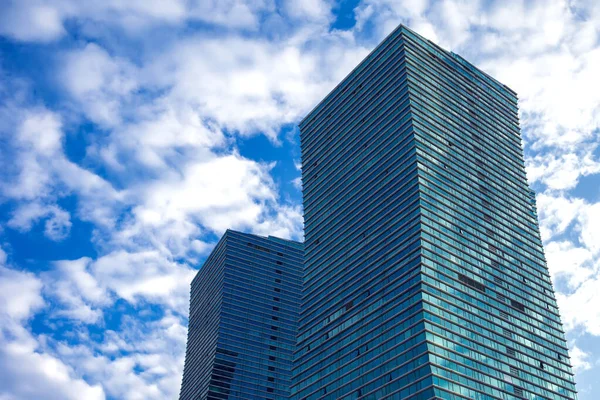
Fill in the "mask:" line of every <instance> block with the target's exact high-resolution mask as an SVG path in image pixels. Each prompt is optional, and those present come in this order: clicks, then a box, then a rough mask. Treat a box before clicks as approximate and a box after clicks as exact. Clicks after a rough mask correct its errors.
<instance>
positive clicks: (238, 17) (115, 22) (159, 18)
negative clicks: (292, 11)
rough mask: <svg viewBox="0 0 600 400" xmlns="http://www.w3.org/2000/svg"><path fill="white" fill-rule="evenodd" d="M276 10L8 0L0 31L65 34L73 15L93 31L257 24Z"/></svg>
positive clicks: (222, 4) (267, 2)
mask: <svg viewBox="0 0 600 400" xmlns="http://www.w3.org/2000/svg"><path fill="white" fill-rule="evenodd" d="M274 11H275V2H274V1H272V0H258V1H257V0H240V1H232V0H221V1H213V0H211V1H206V0H190V1H186V0H172V1H167V2H165V1H161V0H132V1H127V2H123V1H119V0H106V1H101V2H89V1H88V2H81V1H77V0H49V1H47V0H21V1H15V2H9V3H8V4H5V5H4V7H3V13H2V15H1V16H0V35H5V36H8V37H10V38H12V39H15V40H19V41H34V42H50V41H54V40H58V39H60V38H62V37H63V36H65V35H66V33H67V30H66V28H65V23H66V22H67V21H68V20H69V21H77V22H78V24H79V25H80V26H79V27H80V29H81V30H82V32H84V33H85V34H87V35H89V36H92V37H97V36H99V37H103V36H104V35H105V34H106V31H107V30H109V29H115V28H116V29H119V30H121V31H122V32H125V33H127V34H129V35H131V36H133V35H143V34H147V32H148V31H150V30H151V29H152V28H154V27H160V26H165V25H166V26H171V27H175V26H182V25H183V24H184V23H186V22H197V21H201V22H205V23H209V24H213V25H216V26H222V27H226V28H232V29H249V30H256V29H258V28H259V25H260V21H261V17H262V16H264V15H267V14H268V13H272V12H274Z"/></svg>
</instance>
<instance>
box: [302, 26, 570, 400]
mask: <svg viewBox="0 0 600 400" xmlns="http://www.w3.org/2000/svg"><path fill="white" fill-rule="evenodd" d="M517 111H518V108H517V96H516V94H515V93H514V92H513V91H512V90H511V89H509V88H508V87H506V86H504V85H503V84H501V83H499V82H498V81H496V80H494V79H493V78H491V77H490V76H488V75H486V74H485V73H483V72H482V71H480V70H478V69H476V68H475V67H473V65H471V64H470V63H468V62H467V61H465V60H464V59H463V58H461V57H460V56H458V55H456V54H454V53H451V52H448V51H445V50H443V49H441V48H440V47H438V46H436V45H434V44H433V43H431V42H430V41H428V40H426V39H424V38H422V37H420V36H419V35H417V34H415V33H414V32H412V31H411V30H409V29H407V28H405V27H403V26H400V27H399V28H398V29H396V30H395V31H394V32H393V33H392V34H391V35H390V36H388V37H387V38H386V39H385V40H384V41H383V42H382V43H381V44H380V45H379V46H378V47H377V48H376V49H375V50H374V51H373V52H372V53H371V54H370V55H369V56H367V58H366V59H365V60H364V61H363V62H361V63H360V64H359V65H358V66H357V67H356V68H355V69H354V70H353V71H352V72H351V73H350V75H348V77H346V78H345V79H344V80H343V81H342V82H341V83H340V84H339V85H338V86H337V87H336V88H335V89H334V90H333V91H332V92H331V93H330V94H329V95H328V96H327V97H326V98H325V99H324V100H323V101H322V102H321V103H320V104H319V105H317V107H316V108H315V109H314V110H313V111H312V112H311V113H310V114H309V115H308V116H307V117H306V118H305V119H304V120H303V121H302V122H301V124H300V130H301V147H302V179H303V188H304V212H305V215H304V218H305V268H304V282H303V285H304V287H303V300H302V307H301V312H300V324H299V335H298V346H297V351H296V354H295V364H294V374H293V375H294V378H293V388H292V398H293V399H298V400H300V399H375V400H379V399H385V398H393V399H413V400H417V399H450V400H454V399H456V400H458V399H531V400H534V399H535V400H542V399H575V398H576V393H575V385H574V381H573V375H572V372H571V367H570V362H569V355H568V352H567V346H566V343H565V339H564V334H563V329H562V325H561V321H560V317H559V314H558V309H557V305H556V301H555V296H554V291H553V288H552V284H551V282H550V277H549V274H548V270H547V267H546V261H545V259H544V253H543V249H542V243H541V240H540V234H539V227H538V223H537V216H536V209H535V197H534V194H533V193H532V191H531V190H530V188H529V186H528V183H527V179H526V176H525V168H524V161H523V151H522V147H521V137H520V129H519V120H518V113H517Z"/></svg>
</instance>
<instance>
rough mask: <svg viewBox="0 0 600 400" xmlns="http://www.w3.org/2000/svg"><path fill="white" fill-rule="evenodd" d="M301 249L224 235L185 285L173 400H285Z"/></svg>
mask: <svg viewBox="0 0 600 400" xmlns="http://www.w3.org/2000/svg"><path fill="white" fill-rule="evenodd" d="M302 260H303V246H302V244H300V243H296V242H292V241H288V240H283V239H278V238H275V237H272V236H269V237H261V236H256V235H250V234H245V233H240V232H235V231H231V230H228V231H227V232H226V233H225V235H223V237H222V238H221V240H220V241H219V243H218V244H217V246H216V247H215V249H214V250H213V252H212V253H211V254H210V256H209V257H208V258H207V260H206V262H205V263H204V265H203V266H202V268H201V269H200V270H199V271H198V274H197V275H196V277H195V278H194V280H193V281H192V285H191V296H190V317H189V329H188V342H187V350H186V357H185V366H184V370H183V381H182V385H181V392H180V396H179V398H180V400H192V399H193V400H204V399H213V400H217V399H229V400H233V399H240V400H242V399H243V400H252V399H260V400H265V399H273V400H280V399H288V398H289V394H290V392H289V391H290V381H291V367H292V356H293V351H294V344H295V339H296V329H297V323H298V313H299V302H300V290H301V289H300V287H301V286H300V285H301V280H302Z"/></svg>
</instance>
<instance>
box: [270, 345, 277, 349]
mask: <svg viewBox="0 0 600 400" xmlns="http://www.w3.org/2000/svg"><path fill="white" fill-rule="evenodd" d="M269 350H277V346H273V345H271V346H269Z"/></svg>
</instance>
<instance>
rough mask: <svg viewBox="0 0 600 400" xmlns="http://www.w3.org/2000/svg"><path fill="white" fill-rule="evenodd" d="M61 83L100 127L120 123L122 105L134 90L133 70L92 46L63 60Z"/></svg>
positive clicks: (135, 86)
mask: <svg viewBox="0 0 600 400" xmlns="http://www.w3.org/2000/svg"><path fill="white" fill-rule="evenodd" d="M64 65H65V69H64V70H63V72H62V81H63V83H64V85H65V86H66V88H67V90H68V91H69V92H70V94H71V95H72V96H73V97H74V98H75V99H76V100H77V101H78V102H79V104H80V106H81V107H82V108H83V110H84V112H85V113H86V115H87V116H88V117H89V118H90V119H91V120H92V121H94V122H96V123H99V124H101V125H102V126H108V127H110V126H115V125H117V124H119V123H120V122H121V118H122V115H121V111H122V110H123V107H122V103H124V102H126V101H127V100H128V98H129V97H130V94H131V93H132V92H133V91H134V90H135V89H136V88H137V86H138V82H137V80H136V78H135V77H136V74H137V71H136V68H135V66H133V65H132V64H131V63H129V62H128V61H126V60H123V59H120V58H113V57H111V56H110V55H109V54H108V53H107V52H106V50H104V49H103V48H101V47H99V46H98V45H96V44H94V43H88V44H87V45H86V46H85V47H84V48H82V49H78V50H73V51H70V52H69V53H67V54H66V55H65V57H64Z"/></svg>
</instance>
